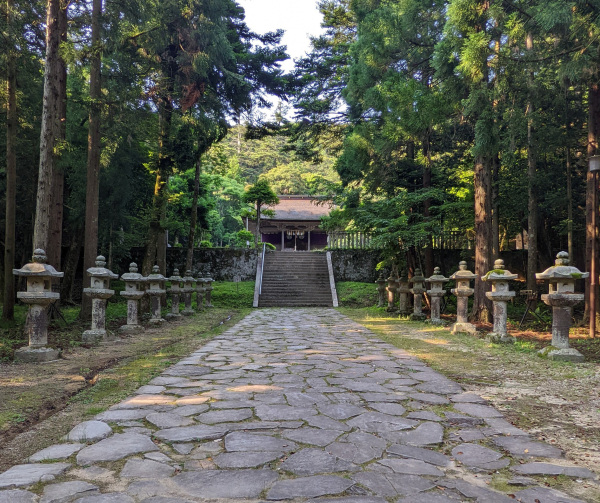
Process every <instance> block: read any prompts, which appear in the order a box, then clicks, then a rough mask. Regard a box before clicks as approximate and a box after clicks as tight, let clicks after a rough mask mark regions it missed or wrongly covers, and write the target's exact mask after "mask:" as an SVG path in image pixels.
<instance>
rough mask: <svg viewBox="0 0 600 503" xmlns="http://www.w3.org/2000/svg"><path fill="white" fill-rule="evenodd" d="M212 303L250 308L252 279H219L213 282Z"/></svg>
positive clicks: (252, 296)
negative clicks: (238, 281) (235, 280)
mask: <svg viewBox="0 0 600 503" xmlns="http://www.w3.org/2000/svg"><path fill="white" fill-rule="evenodd" d="M213 288H214V290H213V292H212V303H213V304H214V305H215V306H223V307H233V308H251V307H252V303H253V302H254V281H241V282H240V283H234V282H233V281H219V282H215V283H213Z"/></svg>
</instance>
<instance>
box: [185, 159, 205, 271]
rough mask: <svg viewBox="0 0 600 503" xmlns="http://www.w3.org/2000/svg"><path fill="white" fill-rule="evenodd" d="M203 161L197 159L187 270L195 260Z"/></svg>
mask: <svg viewBox="0 0 600 503" xmlns="http://www.w3.org/2000/svg"><path fill="white" fill-rule="evenodd" d="M201 169H202V161H201V159H198V160H197V161H196V174H195V176H194V196H193V198H192V209H191V215H190V233H189V235H188V245H187V253H186V256H185V270H186V271H191V270H192V265H193V262H194V241H195V240H196V225H197V224H198V196H199V194H200V171H201Z"/></svg>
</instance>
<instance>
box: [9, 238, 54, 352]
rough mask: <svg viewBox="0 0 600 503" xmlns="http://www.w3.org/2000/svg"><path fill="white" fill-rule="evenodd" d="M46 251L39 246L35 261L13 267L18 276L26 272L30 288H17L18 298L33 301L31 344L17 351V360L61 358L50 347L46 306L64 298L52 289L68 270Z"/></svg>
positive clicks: (28, 328)
mask: <svg viewBox="0 0 600 503" xmlns="http://www.w3.org/2000/svg"><path fill="white" fill-rule="evenodd" d="M47 260H48V259H47V257H46V252H45V251H44V250H41V249H37V250H35V251H34V252H33V257H32V261H31V263H29V264H26V265H24V266H23V267H22V268H21V269H13V274H14V275H15V276H25V278H26V279H27V290H26V291H25V292H17V298H18V299H21V301H22V302H23V303H25V304H29V311H28V313H27V322H26V324H25V331H26V332H27V336H28V338H29V346H27V347H25V348H19V349H17V350H16V351H15V360H16V361H20V362H48V361H51V360H56V359H57V358H58V354H59V351H58V350H57V349H52V348H49V347H46V345H47V344H48V316H47V314H46V308H47V307H48V305H49V304H51V303H52V302H55V301H57V300H58V299H60V294H58V293H55V292H53V291H52V287H51V285H52V278H62V277H63V276H64V273H62V272H58V271H57V270H56V269H54V267H52V266H51V265H48V264H46V262H47Z"/></svg>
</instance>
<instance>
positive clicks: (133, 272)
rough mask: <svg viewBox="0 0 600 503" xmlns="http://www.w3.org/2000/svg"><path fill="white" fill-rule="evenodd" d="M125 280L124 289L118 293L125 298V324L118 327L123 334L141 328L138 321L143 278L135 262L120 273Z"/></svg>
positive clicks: (132, 332) (134, 331) (142, 292)
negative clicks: (126, 270) (127, 270)
mask: <svg viewBox="0 0 600 503" xmlns="http://www.w3.org/2000/svg"><path fill="white" fill-rule="evenodd" d="M121 279H122V280H123V281H124V282H125V290H123V291H122V292H121V293H120V295H122V296H123V297H125V298H126V299H127V324H126V325H123V326H121V327H119V332H121V333H124V334H135V333H139V332H141V331H142V330H143V328H142V326H141V325H140V324H139V321H138V304H139V300H140V299H141V298H142V297H143V296H144V295H145V292H144V288H143V286H144V282H145V278H144V277H143V276H142V275H141V274H139V273H138V268H137V264H136V263H135V262H132V263H131V264H129V272H128V273H125V274H123V275H121Z"/></svg>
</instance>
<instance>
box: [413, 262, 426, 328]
mask: <svg viewBox="0 0 600 503" xmlns="http://www.w3.org/2000/svg"><path fill="white" fill-rule="evenodd" d="M424 282H425V277H424V276H423V273H422V272H421V269H419V268H417V269H415V275H414V276H413V277H412V278H411V280H410V283H412V286H413V287H412V288H411V289H410V293H412V294H413V295H414V306H413V313H412V314H411V315H410V319H411V320H424V319H425V315H424V314H423V294H424V293H425V292H426V291H427V290H426V289H425V286H424V285H423V283H424Z"/></svg>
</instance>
